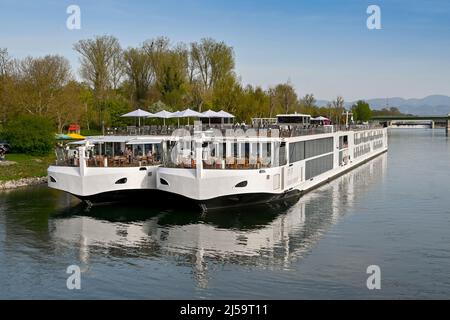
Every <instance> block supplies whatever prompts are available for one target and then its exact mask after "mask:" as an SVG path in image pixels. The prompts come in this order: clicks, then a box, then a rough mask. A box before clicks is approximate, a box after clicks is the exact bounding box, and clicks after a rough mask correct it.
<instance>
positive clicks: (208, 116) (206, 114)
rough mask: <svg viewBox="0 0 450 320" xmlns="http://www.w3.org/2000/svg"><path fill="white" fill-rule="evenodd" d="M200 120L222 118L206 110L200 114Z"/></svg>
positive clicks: (217, 113)
mask: <svg viewBox="0 0 450 320" xmlns="http://www.w3.org/2000/svg"><path fill="white" fill-rule="evenodd" d="M202 118H223V116H222V115H221V114H220V113H219V112H216V111H213V110H208V111H205V112H202Z"/></svg>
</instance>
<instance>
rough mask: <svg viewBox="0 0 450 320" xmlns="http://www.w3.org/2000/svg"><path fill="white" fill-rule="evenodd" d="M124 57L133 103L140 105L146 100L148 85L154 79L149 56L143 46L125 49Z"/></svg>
mask: <svg viewBox="0 0 450 320" xmlns="http://www.w3.org/2000/svg"><path fill="white" fill-rule="evenodd" d="M124 59H125V70H126V75H127V77H128V81H129V83H130V85H131V88H132V93H131V95H132V100H133V103H134V104H135V105H141V104H143V103H144V101H146V100H147V98H148V93H149V89H150V86H151V84H152V83H153V82H154V79H155V72H154V70H153V68H152V64H151V60H150V57H149V55H148V54H147V52H146V51H145V50H144V49H143V48H130V49H128V50H127V51H125V54H124Z"/></svg>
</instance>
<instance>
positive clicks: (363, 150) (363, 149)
mask: <svg viewBox="0 0 450 320" xmlns="http://www.w3.org/2000/svg"><path fill="white" fill-rule="evenodd" d="M370 150H371V149H370V144H365V145H363V146H359V147H356V148H355V149H354V151H353V158H358V157H360V156H362V155H365V154H367V153H369V152H370Z"/></svg>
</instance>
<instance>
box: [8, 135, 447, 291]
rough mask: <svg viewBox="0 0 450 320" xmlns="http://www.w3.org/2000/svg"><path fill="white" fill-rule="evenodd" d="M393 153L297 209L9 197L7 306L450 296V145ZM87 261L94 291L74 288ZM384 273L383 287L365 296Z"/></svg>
mask: <svg viewBox="0 0 450 320" xmlns="http://www.w3.org/2000/svg"><path fill="white" fill-rule="evenodd" d="M389 134H390V150H389V152H388V154H385V155H383V156H380V157H378V158H376V159H375V160H373V161H371V162H370V163H367V164H366V165H364V166H362V167H360V168H358V169H356V170H354V171H352V172H351V173H349V174H347V175H345V176H342V177H340V178H338V179H336V180H334V181H333V182H332V183H330V184H327V185H325V186H323V187H321V188H319V189H316V190H315V191H312V192H310V193H309V194H307V195H306V196H304V197H303V198H301V199H300V201H299V202H298V203H296V204H294V205H293V206H291V207H289V208H288V209H286V208H282V207H268V206H264V207H260V208H253V209H252V210H249V209H247V208H246V209H240V210H236V209H232V210H228V211H223V212H214V213H208V214H206V215H204V216H202V215H201V214H200V212H180V211H175V210H173V209H169V208H166V209H157V208H152V204H151V203H149V204H148V207H126V206H117V205H115V206H98V207H93V208H90V209H88V208H87V207H86V206H85V205H84V204H80V203H78V202H77V201H76V200H75V199H73V198H71V197H70V196H68V195H66V194H64V193H61V192H57V191H52V190H49V189H47V188H46V187H45V186H44V187H37V188H27V189H21V190H15V191H10V192H3V193H0V298H64V299H65V298H67V299H70V298H75V299H78V298H106V299H110V298H119V299H122V298H123V299H129V298H139V299H141V298H144V299H145V298H152V299H160V298H161V299H170V298H177V299H192V298H195V299H197V298H198V299H212V298H217V299H222V298H223V299H231V298H247V299H253V298H254V299H259V298H261V299H266V298H267V299H269V298H276V299H299V298H339V299H340V298H369V299H371V298H373V299H379V298H449V297H450V179H449V177H450V152H449V151H450V150H449V149H450V148H449V146H450V141H449V140H448V139H447V138H446V137H445V134H444V131H443V130H434V131H432V130H419V129H417V130H402V129H397V130H392V131H390V133H389ZM73 264H75V265H79V266H80V268H81V269H82V280H81V286H82V289H81V290H79V291H69V290H68V289H67V288H66V279H67V277H68V275H67V274H66V268H67V267H68V266H69V265H73ZM369 265H378V266H380V268H381V272H382V283H381V286H382V288H381V290H375V291H370V290H368V289H367V287H366V279H367V277H368V275H367V274H366V269H367V267H368V266H369Z"/></svg>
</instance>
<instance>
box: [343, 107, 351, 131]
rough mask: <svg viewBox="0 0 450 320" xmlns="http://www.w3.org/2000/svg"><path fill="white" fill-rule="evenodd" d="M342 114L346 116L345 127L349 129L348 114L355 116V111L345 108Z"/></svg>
mask: <svg viewBox="0 0 450 320" xmlns="http://www.w3.org/2000/svg"><path fill="white" fill-rule="evenodd" d="M342 115H343V116H345V128H347V129H348V116H350V115H351V116H353V113H352V112H351V111H348V110H345V112H344V113H343V114H342Z"/></svg>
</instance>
